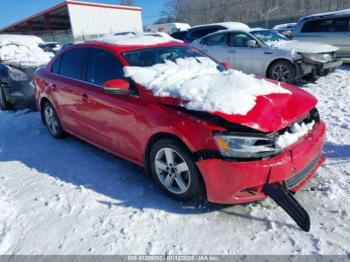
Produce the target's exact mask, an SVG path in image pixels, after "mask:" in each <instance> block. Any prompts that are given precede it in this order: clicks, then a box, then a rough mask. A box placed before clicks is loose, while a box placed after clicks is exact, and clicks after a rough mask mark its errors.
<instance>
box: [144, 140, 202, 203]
mask: <svg viewBox="0 0 350 262" xmlns="http://www.w3.org/2000/svg"><path fill="white" fill-rule="evenodd" d="M150 166H151V173H152V176H153V177H154V179H155V180H156V181H157V183H158V185H159V186H160V187H161V188H162V189H163V191H165V192H166V193H167V194H168V195H170V196H171V197H172V198H174V199H177V200H181V201H189V200H191V199H192V198H194V197H195V196H198V195H200V193H201V180H200V177H199V176H200V174H199V172H198V170H197V168H196V166H195V164H194V161H193V159H192V156H191V153H190V152H189V151H188V150H187V149H186V148H185V147H184V146H182V145H181V144H180V143H178V142H176V141H174V140H171V139H162V140H159V141H158V142H156V143H155V145H154V146H153V147H152V149H151V152H150Z"/></svg>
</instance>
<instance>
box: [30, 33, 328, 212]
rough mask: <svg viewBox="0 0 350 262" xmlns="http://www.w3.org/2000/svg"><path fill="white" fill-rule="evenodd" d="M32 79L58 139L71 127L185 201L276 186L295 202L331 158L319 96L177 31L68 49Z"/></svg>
mask: <svg viewBox="0 0 350 262" xmlns="http://www.w3.org/2000/svg"><path fill="white" fill-rule="evenodd" d="M35 85H36V88H35V97H36V103H37V107H38V109H39V111H40V112H41V116H42V120H43V123H44V124H45V125H46V126H47V128H48V131H49V133H50V134H51V135H52V136H53V137H55V138H62V137H63V136H64V133H65V132H67V133H70V134H72V135H74V136H77V137H79V138H81V139H83V140H86V141H88V142H89V143H91V144H94V145H96V146H98V147H100V148H102V149H105V150H106V151H109V152H111V153H113V154H115V155H117V156H119V157H122V158H124V159H126V160H129V161H131V162H132V163H134V164H136V165H139V166H141V167H144V168H145V169H146V170H148V171H150V173H151V174H152V176H153V177H154V179H155V180H156V182H157V183H158V185H159V186H160V187H161V188H162V189H163V190H164V191H165V192H166V193H167V194H169V195H170V196H171V197H173V198H175V199H178V200H183V201H186V200H190V199H192V198H193V197H196V196H198V195H200V194H202V193H203V192H205V194H206V197H207V198H208V200H209V201H211V202H215V203H225V204H236V203H245V202H252V201H257V200H261V199H264V198H265V197H266V196H267V195H269V196H271V197H273V198H274V197H275V195H274V193H275V194H277V195H278V196H280V195H281V194H283V197H282V199H283V200H284V201H286V202H288V201H290V199H293V197H292V195H291V192H296V191H298V190H300V189H301V188H302V187H303V186H304V185H305V184H306V183H307V182H308V181H309V180H310V179H311V178H312V177H313V175H314V174H315V172H316V170H317V168H318V167H319V166H320V165H321V164H322V162H323V161H324V157H323V155H322V147H323V143H324V139H325V130H326V129H325V124H324V123H323V122H322V121H321V120H320V117H319V114H318V111H317V109H316V107H315V106H316V104H317V100H316V98H314V97H313V96H312V95H310V94H308V93H307V92H305V91H303V90H301V89H300V88H297V87H294V86H291V85H288V84H285V83H278V82H274V81H269V80H265V79H259V78H255V77H253V76H251V75H247V74H244V73H242V72H239V71H236V70H232V69H225V68H224V67H223V66H221V65H220V64H219V63H218V62H216V61H214V60H213V59H211V58H209V57H208V56H206V55H205V54H203V53H201V52H199V51H198V50H196V49H195V48H192V47H191V46H188V45H186V44H184V43H179V42H177V41H172V40H171V39H170V38H168V39H167V38H163V37H156V36H154V35H143V34H130V35H124V36H114V37H110V38H104V39H101V40H100V41H91V42H85V43H82V44H77V45H73V46H70V47H67V48H66V49H64V50H63V51H62V52H61V53H60V54H59V55H58V56H56V57H55V58H54V59H53V61H51V62H50V63H49V64H48V65H47V66H46V67H44V68H41V69H40V70H38V71H37V72H36V74H35ZM203 188H204V190H202V189H203ZM274 199H275V198H274ZM276 201H277V202H278V201H279V200H278V199H277V200H276ZM293 201H295V200H293ZM288 203H290V202H288ZM293 203H294V204H295V202H293ZM293 203H292V206H295V205H294V204H293ZM281 205H282V204H281ZM287 212H288V211H287ZM293 212H296V211H295V210H294V209H293ZM293 212H292V213H293Z"/></svg>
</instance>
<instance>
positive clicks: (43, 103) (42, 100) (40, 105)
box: [39, 97, 52, 125]
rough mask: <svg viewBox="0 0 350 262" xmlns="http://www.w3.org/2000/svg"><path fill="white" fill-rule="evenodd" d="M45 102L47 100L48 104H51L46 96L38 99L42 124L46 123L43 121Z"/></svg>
mask: <svg viewBox="0 0 350 262" xmlns="http://www.w3.org/2000/svg"><path fill="white" fill-rule="evenodd" d="M46 102H49V103H50V104H52V103H51V101H50V100H49V99H48V98H47V97H42V98H41V99H40V103H39V109H40V116H41V121H42V122H43V124H44V125H46V123H45V118H44V110H43V106H44V105H45V103H46Z"/></svg>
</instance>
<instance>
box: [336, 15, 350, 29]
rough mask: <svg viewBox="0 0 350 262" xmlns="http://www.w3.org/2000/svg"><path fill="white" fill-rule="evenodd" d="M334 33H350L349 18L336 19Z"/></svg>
mask: <svg viewBox="0 0 350 262" xmlns="http://www.w3.org/2000/svg"><path fill="white" fill-rule="evenodd" d="M334 31H335V32H348V31H349V17H341V18H336V19H334Z"/></svg>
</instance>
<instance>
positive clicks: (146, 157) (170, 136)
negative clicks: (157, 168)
mask: <svg viewBox="0 0 350 262" xmlns="http://www.w3.org/2000/svg"><path fill="white" fill-rule="evenodd" d="M161 139H172V140H174V141H176V142H178V143H179V144H180V145H182V146H183V147H184V148H185V149H186V150H188V152H189V153H190V155H191V156H192V158H193V161H194V164H195V166H196V168H197V171H198V174H199V178H200V182H201V184H202V187H203V190H204V194H205V195H207V191H206V183H205V180H204V178H203V175H202V173H201V172H200V170H199V168H198V167H197V165H196V161H197V159H198V155H197V154H196V152H193V151H192V150H191V149H190V146H188V145H187V144H186V143H185V142H184V141H183V140H182V139H181V138H179V137H178V136H177V135H175V134H172V133H167V132H159V133H156V134H154V135H152V136H151V137H150V139H149V140H148V142H147V145H146V149H145V154H144V157H143V158H144V159H143V161H144V169H145V172H146V174H150V173H149V172H150V152H151V149H152V147H153V145H154V144H155V143H156V142H157V141H159V140H161Z"/></svg>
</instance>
